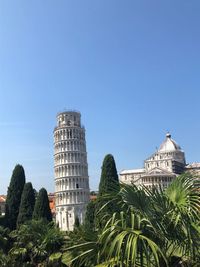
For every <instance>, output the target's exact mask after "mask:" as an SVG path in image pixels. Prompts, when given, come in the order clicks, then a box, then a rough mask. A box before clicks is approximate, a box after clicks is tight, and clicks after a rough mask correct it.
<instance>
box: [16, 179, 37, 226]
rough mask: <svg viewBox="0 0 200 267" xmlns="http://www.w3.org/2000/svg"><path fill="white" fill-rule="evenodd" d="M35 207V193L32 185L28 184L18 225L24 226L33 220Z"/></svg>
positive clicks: (21, 204)
mask: <svg viewBox="0 0 200 267" xmlns="http://www.w3.org/2000/svg"><path fill="white" fill-rule="evenodd" d="M34 206H35V193H34V190H33V187H32V184H31V183H30V182H29V183H26V184H25V185H24V189H23V192H22V197H21V203H20V208H19V214H18V218H17V225H20V224H24V223H25V222H27V221H29V220H31V219H32V215H33V210H34Z"/></svg>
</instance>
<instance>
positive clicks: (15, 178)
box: [5, 164, 25, 230]
mask: <svg viewBox="0 0 200 267" xmlns="http://www.w3.org/2000/svg"><path fill="white" fill-rule="evenodd" d="M24 184H25V173H24V168H23V167H22V166H21V165H19V164H18V165H16V166H15V168H14V170H13V173H12V177H11V181H10V185H9V187H8V192H7V199H6V211H5V220H6V226H7V227H9V228H10V229H11V230H13V229H16V223H17V217H18V213H19V206H20V202H21V195H22V191H23V188H24Z"/></svg>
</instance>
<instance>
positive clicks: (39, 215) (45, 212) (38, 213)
mask: <svg viewBox="0 0 200 267" xmlns="http://www.w3.org/2000/svg"><path fill="white" fill-rule="evenodd" d="M33 219H35V220H40V219H45V220H47V221H49V222H50V221H52V214H51V210H50V207H49V199H48V195H47V191H46V189H45V188H41V189H40V191H39V194H38V197H37V199H36V202H35V207H34V211H33Z"/></svg>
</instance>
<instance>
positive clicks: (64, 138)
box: [54, 111, 89, 231]
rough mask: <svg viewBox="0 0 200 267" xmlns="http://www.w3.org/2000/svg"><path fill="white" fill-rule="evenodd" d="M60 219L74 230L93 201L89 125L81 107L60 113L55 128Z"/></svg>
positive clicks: (57, 219)
mask: <svg viewBox="0 0 200 267" xmlns="http://www.w3.org/2000/svg"><path fill="white" fill-rule="evenodd" d="M54 169H55V197H56V222H57V223H58V225H59V227H60V229H62V230H65V231H68V230H69V231H71V230H73V227H74V222H75V218H76V217H78V218H79V222H80V223H82V222H83V219H84V214H85V209H86V205H87V203H88V201H89V177H88V165H87V152H86V142H85V128H84V127H83V126H82V125H81V114H80V113H79V112H77V111H66V112H61V113H59V114H58V115H57V126H56V128H55V129H54Z"/></svg>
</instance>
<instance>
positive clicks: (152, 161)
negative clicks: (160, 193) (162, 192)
mask: <svg viewBox="0 0 200 267" xmlns="http://www.w3.org/2000/svg"><path fill="white" fill-rule="evenodd" d="M197 169H198V170H199V174H200V164H199V163H196V165H194V164H193V165H191V164H190V165H186V163H185V154H184V152H183V151H182V150H181V147H180V146H179V145H177V143H176V142H175V141H174V140H173V139H172V138H171V135H170V134H167V135H166V139H165V140H164V142H163V143H162V144H161V146H160V148H159V149H158V150H157V151H156V152H155V153H154V154H153V155H151V156H150V157H149V158H148V159H146V160H145V161H144V168H143V169H132V170H123V171H122V172H121V173H120V180H121V182H124V183H129V184H130V183H133V184H135V185H137V186H139V185H145V186H147V187H149V188H152V187H153V186H156V187H159V186H161V187H163V188H165V187H167V186H168V185H169V184H170V183H171V181H172V180H173V179H174V178H175V177H176V176H177V175H179V174H181V173H183V172H184V171H190V172H194V171H195V173H197Z"/></svg>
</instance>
